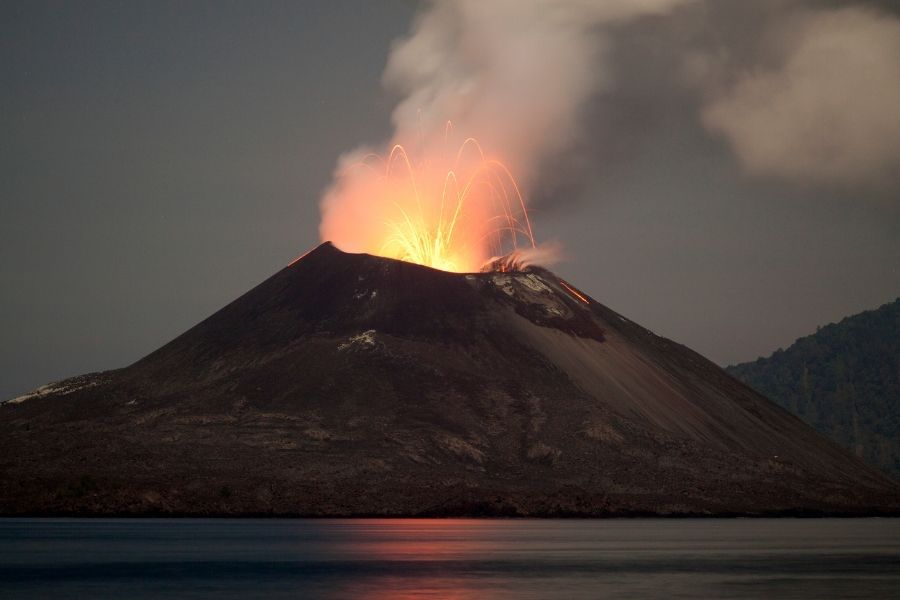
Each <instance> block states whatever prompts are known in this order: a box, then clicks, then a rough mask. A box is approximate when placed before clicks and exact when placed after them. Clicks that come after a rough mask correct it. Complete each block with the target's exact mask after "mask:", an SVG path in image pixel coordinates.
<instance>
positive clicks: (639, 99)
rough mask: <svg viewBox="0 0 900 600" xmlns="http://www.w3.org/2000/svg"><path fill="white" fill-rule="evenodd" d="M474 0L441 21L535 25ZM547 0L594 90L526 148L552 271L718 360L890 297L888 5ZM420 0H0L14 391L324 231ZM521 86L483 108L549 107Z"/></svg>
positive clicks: (179, 325)
mask: <svg viewBox="0 0 900 600" xmlns="http://www.w3.org/2000/svg"><path fill="white" fill-rule="evenodd" d="M467 1H468V0H458V1H457V0H453V2H451V3H450V4H451V5H454V6H457V5H458V8H459V13H458V14H455V15H454V14H450V15H443V16H440V18H443V19H450V21H444V22H442V23H444V24H445V25H448V26H449V27H450V28H451V29H453V28H458V27H457V26H459V27H463V26H465V27H475V26H477V25H478V24H479V23H483V22H488V21H479V19H482V18H483V19H498V20H497V21H496V22H497V23H501V24H503V23H520V21H521V20H520V19H507V18H506V15H505V14H503V12H502V11H503V10H506V9H507V8H505V7H510V6H517V5H515V4H510V3H509V2H508V1H503V2H501V1H500V0H497V3H496V4H487V5H486V6H490V7H492V8H494V7H496V9H497V11H500V12H499V13H498V14H494V15H486V16H484V17H480V16H479V17H477V18H475V19H474V21H472V20H471V19H470V21H469V22H466V21H465V20H464V19H463V17H462V16H465V15H466V14H468V13H466V12H465V11H466V10H468V9H467V8H466V7H467ZM535 1H536V2H538V5H537V6H538V8H539V9H541V10H543V8H542V7H541V6H540V3H541V2H544V1H545V0H535ZM562 4H563V5H566V6H571V10H572V12H571V13H568V17H570V18H569V20H563V21H560V22H561V23H562V22H565V23H566V27H569V29H566V30H565V31H566V32H574V33H571V35H576V34H577V35H578V36H579V37H578V40H579V44H583V45H579V46H575V47H571V48H570V47H569V46H565V47H563V50H566V51H568V50H573V49H574V50H575V51H577V52H576V55H573V56H576V59H575V60H567V61H560V62H559V64H556V63H554V62H553V61H552V60H551V61H545V62H546V63H547V64H546V65H545V66H546V67H547V68H549V69H550V72H551V73H556V72H557V71H559V72H563V71H565V70H566V69H569V70H568V71H565V73H569V74H571V75H573V76H572V77H570V78H569V79H568V80H566V79H561V82H562V83H560V84H559V85H568V86H575V84H577V83H578V82H585V81H587V82H589V84H587V83H585V85H581V86H575V87H573V88H571V90H572V91H571V92H570V88H561V89H562V90H563V91H564V92H565V93H561V94H557V95H556V97H555V100H554V101H559V100H560V99H568V100H569V102H568V104H566V108H565V110H566V111H567V112H564V113H562V114H564V116H565V119H566V121H565V122H566V124H567V129H566V134H565V135H564V136H563V135H560V137H559V138H553V139H550V138H551V137H552V136H551V135H548V134H546V133H541V132H540V131H538V130H536V131H537V133H535V134H534V135H533V136H532V137H531V138H529V143H530V144H531V145H533V146H534V147H536V148H537V150H533V149H532V150H530V153H529V154H528V159H529V160H528V161H523V162H522V164H523V165H525V164H527V165H528V166H527V170H528V171H529V173H527V174H525V175H526V177H527V179H528V180H529V186H528V200H529V204H530V206H531V208H532V218H533V222H534V226H535V233H536V236H537V237H538V238H539V239H541V240H555V241H557V242H559V243H560V244H561V246H562V248H563V250H564V255H565V258H564V260H563V261H562V262H560V263H559V264H557V265H555V266H554V267H553V270H554V271H555V272H557V273H558V274H559V275H561V276H563V277H565V278H566V279H567V280H569V281H571V282H573V283H574V284H575V285H577V286H578V287H579V288H581V289H582V290H584V291H585V292H587V293H589V294H590V295H591V296H593V297H594V298H596V299H597V300H598V301H600V302H602V303H604V304H606V305H607V306H609V307H610V308H612V309H614V310H616V311H618V312H620V313H622V314H624V315H626V316H627V317H629V318H631V319H633V320H635V321H637V322H639V323H641V324H642V325H644V326H646V327H648V328H649V329H651V330H653V331H655V332H656V333H658V334H660V335H663V336H666V337H669V338H672V339H674V340H676V341H678V342H680V343H682V344H685V345H687V346H689V347H691V348H693V349H695V350H697V351H698V352H700V353H701V354H704V355H705V356H707V357H708V358H710V359H711V360H713V361H714V362H716V363H718V364H720V365H727V364H732V363H735V362H741V361H746V360H753V359H755V358H757V357H758V356H761V355H768V354H769V353H771V352H772V351H774V350H776V349H777V348H779V347H787V346H788V345H790V344H791V343H792V342H793V341H794V340H795V339H796V338H798V337H800V336H803V335H807V334H809V333H812V332H814V331H815V329H816V327H817V326H819V325H824V324H827V323H829V322H833V321H836V320H840V319H841V318H842V317H844V316H848V315H850V314H853V313H856V312H860V311H862V310H866V309H871V308H876V307H878V306H879V305H881V304H883V303H885V302H889V301H892V300H894V299H895V298H896V297H897V296H898V295H900V267H898V265H900V175H898V174H900V121H898V119H900V111H897V110H896V106H900V46H898V44H900V35H896V34H897V33H898V32H900V12H898V10H897V9H896V8H892V3H890V2H829V1H820V2H816V1H802V0H796V1H789V0H760V1H759V2H753V3H747V2H738V1H734V0H715V1H713V0H705V1H704V0H695V1H690V0H682V1H678V0H647V1H646V2H643V3H639V4H642V5H643V6H646V7H648V8H647V11H646V14H645V13H642V12H639V11H637V12H636V11H634V10H632V9H629V11H630V12H628V11H626V12H627V14H624V12H623V11H624V9H621V10H620V9H619V8H617V7H618V6H619V5H621V6H625V5H626V3H624V2H623V0H608V5H609V7H610V10H609V11H606V12H602V14H601V13H596V14H595V13H591V14H588V13H590V12H591V11H590V10H589V9H586V8H584V7H585V6H588V5H590V6H594V4H593V3H585V2H584V0H565V1H564V2H563V3H562ZM432 10H433V9H432V7H431V6H430V5H429V4H427V3H426V4H422V3H417V2H414V1H411V0H383V1H381V2H371V1H367V0H355V1H351V0H327V1H321V2H319V1H309V2H302V3H297V2H283V3H282V2H271V1H266V2H253V3H251V2H227V1H216V2H202V1H196V2H189V3H185V2H162V1H153V2H78V3H74V2H73V3H58V2H47V3H45V2H39V1H31V0H29V1H27V2H5V1H4V2H0V289H2V292H0V398H8V397H12V396H15V395H17V394H20V393H24V392H26V391H28V390H30V389H33V388H35V387H37V386H39V385H42V384H44V383H48V382H50V381H56V380H59V379H62V378H65V377H68V376H73V375H77V374H80V373H85V372H92V371H100V370H106V369H113V368H119V367H123V366H126V365H128V364H130V363H132V362H134V361H135V360H137V359H139V358H141V357H142V356H144V355H146V354H148V353H149V352H151V351H152V350H154V349H156V348H157V347H159V346H160V345H162V344H164V343H165V342H167V341H168V340H170V339H172V338H173V337H175V336H177V335H178V334H180V333H182V332H183V331H185V330H186V329H188V328H189V327H191V326H192V325H194V324H196V323H197V322H199V321H200V320H202V319H203V318H205V317H207V316H209V315H210V314H212V313H213V312H215V311H216V310H218V309H219V308H221V307H222V306H224V305H225V304H227V303H228V302H230V301H231V300H233V299H234V298H236V297H237V296H239V295H240V294H242V293H243V292H245V291H247V290H248V289H250V288H252V287H253V286H255V285H257V284H258V283H260V282H261V281H263V280H264V279H265V278H267V277H268V276H270V275H271V274H273V273H274V272H276V271H277V270H279V269H280V268H282V267H283V266H284V265H286V264H287V263H288V262H290V261H291V260H292V259H293V258H294V257H296V256H298V255H299V254H302V253H303V252H305V251H306V250H308V249H309V248H310V247H312V246H314V245H315V244H317V243H318V242H319V221H320V213H319V202H320V201H321V199H322V197H323V194H324V193H325V192H326V190H327V189H328V188H329V186H330V185H331V183H332V175H333V172H334V169H335V166H336V165H337V164H338V161H339V160H340V157H341V156H342V155H343V154H344V153H346V152H349V151H352V150H353V149H355V148H358V147H359V146H361V145H378V144H382V143H384V142H385V141H386V140H389V139H391V138H392V136H394V135H395V133H396V130H397V128H398V127H399V125H398V116H397V113H396V112H395V108H396V107H397V106H400V105H402V104H404V103H403V101H404V100H406V99H408V98H409V97H411V96H412V94H411V93H410V91H409V89H405V90H399V91H398V89H396V85H393V87H392V81H393V80H396V73H395V74H394V75H395V76H394V77H393V79H392V78H391V77H385V76H384V72H385V68H386V66H387V65H388V62H389V60H392V61H393V62H397V60H395V59H392V58H391V57H392V52H393V51H396V50H397V49H398V48H399V47H403V44H402V43H401V42H398V41H397V40H401V39H407V40H409V39H416V38H415V35H416V32H418V33H419V34H422V35H425V34H428V33H429V31H430V30H428V29H427V28H426V27H425V26H423V25H421V23H422V22H423V20H424V17H423V15H428V14H430V12H429V11H432ZM510 10H512V9H510ZM579 11H586V12H579ZM535 14H538V15H540V14H543V13H541V12H540V10H539V11H537V12H536V13H535ZM417 15H418V16H417ZM461 15H462V16H461ZM469 16H471V15H469ZM564 16H565V15H564ZM453 19H460V22H459V23H457V22H456V21H453ZM573 19H574V20H573ZM541 22H542V21H541ZM415 23H419V25H415ZM460 23H461V24H460ZM416 27H418V29H416ZM482 29H483V30H484V31H487V32H488V33H487V34H485V35H488V36H490V35H492V34H491V33H490V32H491V31H492V30H491V29H490V28H489V27H488V28H482ZM453 30H454V31H455V29H453ZM525 30H526V31H530V30H528V29H527V28H525ZM463 31H465V30H463ZM517 31H518V30H516V29H515V28H512V29H510V30H508V31H504V35H506V36H510V37H507V38H501V42H502V43H499V44H496V45H497V47H498V48H500V50H503V49H504V48H507V47H509V46H510V45H516V44H518V39H517V37H516V36H517V35H519V34H518V33H517ZM410 32H412V34H411V33H410ZM556 33H559V32H556ZM523 35H524V34H523ZM535 39H537V38H535ZM440 43H441V44H444V46H443V47H440V48H438V50H440V51H442V52H447V53H451V54H452V53H453V52H455V51H456V50H457V48H454V47H452V45H453V44H454V43H455V42H454V41H453V39H449V40H448V39H445V37H441V38H440ZM542 44H544V48H546V47H547V46H546V43H545V42H542V41H540V40H538V41H536V42H535V43H534V45H533V46H534V47H535V48H538V49H540V48H541V46H542ZM448 45H449V46H448ZM517 47H518V46H517ZM528 47H529V46H527V45H526V46H525V47H524V49H523V50H522V51H521V52H522V53H523V55H525V54H527V52H528ZM582 50H583V52H582ZM548 55H549V56H553V55H552V54H548ZM560 56H565V53H564V52H561V53H560ZM480 58H482V57H479V56H476V57H475V59H474V64H475V66H476V67H477V66H478V65H479V63H478V60H480ZM423 60H424V57H423ZM523 62H524V64H526V65H528V64H530V63H528V61H527V60H525V59H523ZM413 63H414V64H413V65H412V66H413V67H416V61H413ZM575 66H577V67H578V69H580V70H574V67H575ZM534 68H535V69H537V68H538V67H537V66H535V67H534ZM395 70H396V69H395ZM525 73H526V75H527V74H528V73H529V72H528V71H527V70H526V71H525ZM530 74H531V75H533V74H534V72H533V71H532V72H531V73H530ZM521 82H524V83H523V85H529V86H531V88H526V89H524V90H522V89H518V88H516V87H515V85H519V84H518V83H517V84H515V85H513V87H512V88H504V89H507V90H508V91H509V90H510V89H511V90H512V91H513V92H515V93H508V94H506V96H507V98H505V99H504V102H505V104H504V105H503V107H502V108H503V110H501V111H500V114H498V115H497V116H496V119H500V120H502V119H504V118H506V116H505V115H506V113H507V112H508V113H509V114H516V110H513V108H515V107H519V106H521V107H525V109H527V111H526V112H528V111H533V110H539V109H540V107H546V103H545V102H535V101H534V98H544V97H545V96H540V94H539V92H540V91H541V90H540V88H541V87H542V86H541V85H539V84H535V83H534V82H532V81H531V80H530V79H529V77H527V76H526V77H525V78H524V79H522V80H521ZM521 82H520V83H521ZM394 83H396V82H394ZM407 83H408V82H407ZM418 83H421V82H418ZM401 87H402V86H401ZM407 87H408V86H407ZM551 87H552V86H546V88H547V89H550V88H551ZM532 89H533V90H534V94H532V93H531V91H532ZM404 94H405V95H404ZM546 97H548V98H553V96H552V95H550V96H546ZM549 101H550V100H548V102H549ZM407 104H408V103H407ZM508 105H513V107H511V109H510V110H509V111H506V110H505V106H508ZM535 107H537V108H535ZM523 110H524V109H523ZM392 114H393V117H392ZM552 114H553V115H554V118H556V117H558V113H552ZM513 125H517V124H516V123H513ZM538 134H540V135H538Z"/></svg>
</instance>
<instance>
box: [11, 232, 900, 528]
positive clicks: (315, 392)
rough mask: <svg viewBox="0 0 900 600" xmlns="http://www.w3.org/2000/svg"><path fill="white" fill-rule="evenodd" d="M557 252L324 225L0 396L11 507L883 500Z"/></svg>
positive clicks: (672, 506) (674, 506)
mask: <svg viewBox="0 0 900 600" xmlns="http://www.w3.org/2000/svg"><path fill="white" fill-rule="evenodd" d="M583 296H584V294H583V293H582V292H579V291H578V290H576V289H574V288H573V287H571V285H570V284H568V283H566V282H563V281H561V280H560V279H559V278H557V277H555V276H554V275H553V274H552V273H550V272H548V271H545V270H543V269H530V270H528V271H526V272H523V273H479V274H471V275H459V274H451V273H445V272H441V271H435V270H432V269H428V268H425V267H421V266H417V265H412V264H408V263H403V262H399V261H394V260H388V259H383V258H377V257H373V256H368V255H353V254H345V253H343V252H340V251H339V250H337V249H335V248H334V247H333V246H331V245H330V244H323V245H322V246H320V247H318V248H317V249H316V250H314V251H312V252H311V253H309V254H308V255H307V256H305V257H304V258H302V259H301V260H299V261H296V262H295V263H293V264H292V265H291V266H289V267H286V268H285V269H283V270H282V271H280V272H278V273H276V274H275V275H274V276H272V277H271V278H269V279H268V280H266V281H265V282H263V283H262V284H261V285H259V286H258V287H256V288H254V289H253V290H251V291H250V292H248V293H247V294H245V295H244V296H242V297H241V298H239V299H238V300H236V301H235V302H233V303H231V304H229V305H228V306H226V307H225V308H223V309H222V310H220V311H219V312H217V313H216V314H214V315H213V316H211V317H210V318H208V319H206V320H205V321H203V322H202V323H200V324H199V325H197V326H196V327H194V328H193V329H191V330H189V331H188V332H186V333H185V334H183V335H181V336H180V337H178V338H176V339H175V340H173V341H172V342H170V343H169V344H167V345H165V346H163V347H162V348H160V349H159V350H157V351H156V352H154V353H152V354H150V355H149V356H147V357H146V358H144V359H142V360H140V361H138V362H137V363H135V364H133V365H131V366H129V367H127V368H124V369H120V370H117V371H109V372H105V373H97V374H91V375H84V376H81V377H76V378H73V379H69V380H66V381H63V382H60V383H57V384H52V385H50V386H45V387H44V388H41V389H40V390H37V391H36V392H34V393H32V394H30V395H28V396H26V397H23V398H17V399H15V400H13V401H10V402H7V403H6V404H4V405H2V406H0V512H2V513H4V514H25V513H31V514H35V513H41V514H75V513H81V514H84V513H90V514H152V513H168V514H228V515H239V514H283V515H284V514H296V515H300V514H302V515H460V514H467V515H489V514H491V515H494V514H501V515H506V514H508V515H614V514H666V515H672V514H772V513H786V514H811V513H847V514H861V513H867V514H871V513H888V512H896V511H898V509H900V487H898V484H897V483H896V482H895V481H893V480H891V479H889V478H888V477H886V476H885V475H883V474H882V473H880V472H878V471H876V470H875V469H872V468H870V467H868V466H866V465H864V464H863V463H861V462H860V461H858V460H857V459H856V458H854V457H853V456H851V455H850V454H848V453H847V452H845V451H843V450H842V449H841V448H839V447H838V446H836V445H835V444H833V443H831V442H830V441H828V440H826V439H825V438H824V437H821V436H820V435H819V434H817V433H815V432H814V431H813V430H812V429H811V428H809V427H808V426H807V425H805V424H803V423H802V422H801V421H800V420H799V419H797V418H796V417H794V416H792V415H790V414H789V413H788V412H787V411H785V410H783V409H781V408H779V407H778V406H776V405H774V404H773V403H771V402H769V401H768V400H766V399H765V398H764V397H762V396H760V395H759V394H757V393H755V392H754V391H752V390H751V389H750V388H748V387H746V386H745V385H743V384H741V383H739V382H738V381H736V380H734V379H732V378H731V377H730V376H728V375H727V374H726V373H725V372H724V371H722V370H721V369H719V368H718V367H716V366H715V365H713V364H712V363H710V362H709V361H707V360H706V359H704V358H703V357H701V356H699V355H698V354H696V353H694V352H692V351H691V350H689V349H687V348H685V347H683V346H680V345H678V344H676V343H674V342H671V341H669V340H666V339H663V338H660V337H658V336H656V335H654V334H653V333H651V332H650V331H647V330H646V329H644V328H642V327H640V326H639V325H636V324H635V323H632V322H631V321H629V320H627V319H625V318H624V317H621V316H620V315H618V314H616V313H615V312H613V311H611V310H609V309H608V308H606V307H604V306H602V305H600V304H598V303H596V302H594V301H593V300H591V299H589V298H587V297H584V298H582V297H583Z"/></svg>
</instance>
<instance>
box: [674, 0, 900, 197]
mask: <svg viewBox="0 0 900 600" xmlns="http://www.w3.org/2000/svg"><path fill="white" fill-rule="evenodd" d="M768 33H769V34H770V35H771V40H770V41H771V45H770V48H771V49H774V50H775V54H776V56H775V57H774V58H771V57H770V58H768V60H767V64H766V65H765V66H760V67H756V68H746V69H745V70H744V71H743V72H741V73H738V74H736V77H734V78H733V80H732V81H731V82H730V84H728V85H718V84H717V85H714V86H712V87H711V88H710V90H709V91H710V93H709V95H708V97H707V101H706V103H705V105H704V106H703V107H702V111H701V115H702V121H703V124H704V125H705V126H706V127H707V129H708V130H710V131H712V132H714V133H716V134H720V135H722V136H724V137H725V139H726V140H727V141H728V142H729V144H730V146H731V147H732V149H733V150H734V152H735V154H736V156H737V158H738V160H739V161H740V163H741V165H742V166H743V167H744V169H745V170H746V171H747V172H748V173H751V174H754V175H760V176H770V177H777V178H783V179H786V180H790V181H795V182H800V183H814V184H826V185H829V184H839V185H855V184H860V183H868V184H871V185H876V186H877V185H880V184H883V183H889V182H890V181H893V180H896V179H897V172H898V170H900V20H898V19H897V18H896V17H894V16H892V15H890V14H888V13H886V12H882V11H878V10H875V9H873V8H867V7H863V6H853V7H844V8H838V9H819V10H803V11H800V12H799V13H797V14H795V15H794V16H793V17H790V18H786V19H784V20H783V21H782V22H781V23H779V24H777V25H775V26H774V27H773V28H772V30H771V31H770V32H768ZM714 62H715V61H714V60H713V61H711V63H713V64H714ZM707 66H708V65H707ZM692 69H693V70H694V71H696V69H697V63H694V64H692ZM719 75H722V74H721V73H720V74H719ZM725 77H727V75H725V76H723V79H724V78H725ZM714 79H715V78H714ZM719 81H721V79H720V80H719Z"/></svg>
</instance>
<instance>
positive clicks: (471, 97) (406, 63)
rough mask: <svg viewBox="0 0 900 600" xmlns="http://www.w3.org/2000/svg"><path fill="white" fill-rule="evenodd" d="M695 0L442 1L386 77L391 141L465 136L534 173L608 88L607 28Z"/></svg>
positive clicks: (524, 173) (424, 17) (396, 51)
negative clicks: (392, 99)
mask: <svg viewBox="0 0 900 600" xmlns="http://www.w3.org/2000/svg"><path fill="white" fill-rule="evenodd" d="M690 1H691V0H490V1H489V2H486V1H484V0H445V1H441V2H432V3H431V4H429V5H428V8H427V10H425V11H424V12H423V13H421V14H420V15H419V17H418V19H417V21H416V23H415V24H414V27H413V29H412V32H411V33H410V35H409V36H408V37H406V38H405V39H403V40H400V41H399V42H397V43H396V44H395V46H394V48H393V50H392V52H391V55H390V58H389V61H388V65H387V69H386V71H385V74H384V81H385V85H386V86H387V87H388V88H389V89H391V90H393V91H395V92H397V93H399V94H400V95H401V101H400V103H399V104H398V106H397V107H396V109H395V111H394V114H393V121H394V125H395V128H396V134H395V140H394V141H395V142H401V143H410V142H411V141H414V140H421V139H422V138H424V141H425V143H426V144H427V143H429V142H431V141H434V138H440V137H441V136H443V132H444V125H445V123H446V122H447V121H448V120H450V121H452V122H453V125H454V128H455V129H456V130H457V131H459V132H460V133H461V134H462V135H471V136H476V137H478V138H479V139H480V140H481V141H482V142H483V145H484V146H485V148H486V149H487V150H488V151H489V152H491V153H492V154H497V155H499V156H501V157H503V159H504V160H505V161H507V162H508V163H510V164H511V166H512V167H513V169H514V171H515V174H516V176H517V177H519V178H520V179H522V180H523V181H525V182H528V181H529V180H533V179H534V177H535V176H537V175H538V171H539V170H540V162H541V160H542V159H544V158H546V157H548V156H553V155H554V154H556V153H558V152H560V151H563V150H565V149H566V148H567V147H568V146H569V144H570V143H571V142H572V140H573V138H575V137H576V136H577V135H578V133H579V118H580V116H581V115H580V111H581V109H582V107H583V105H584V102H585V100H586V99H587V98H588V97H589V96H590V95H591V94H593V93H595V92H597V91H599V90H602V89H604V87H606V86H609V85H611V83H612V82H611V81H610V77H611V68H610V65H609V64H608V63H607V60H608V59H607V54H608V52H607V45H608V40H607V38H606V37H605V36H604V35H603V27H604V26H605V25H609V26H612V25H615V24H621V23H624V22H627V21H630V20H634V19H637V18H639V17H643V16H649V15H663V14H666V13H668V12H669V11H671V10H672V9H673V8H674V7H676V6H678V5H681V4H686V3H688V2H690Z"/></svg>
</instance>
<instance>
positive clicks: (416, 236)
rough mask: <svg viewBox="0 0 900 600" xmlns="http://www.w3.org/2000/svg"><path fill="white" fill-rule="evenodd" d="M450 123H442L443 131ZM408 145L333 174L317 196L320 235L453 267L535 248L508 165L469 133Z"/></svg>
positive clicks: (532, 252) (518, 259) (519, 256)
mask: <svg viewBox="0 0 900 600" xmlns="http://www.w3.org/2000/svg"><path fill="white" fill-rule="evenodd" d="M449 130H450V128H449V126H448V132H449ZM447 145H448V144H447V142H446V136H445V139H444V143H443V144H436V145H435V146H437V147H426V148H425V149H417V150H416V152H412V151H410V150H408V149H407V147H405V146H404V145H402V144H395V145H394V146H393V147H392V148H391V151H390V153H389V154H388V155H387V157H386V158H385V157H382V156H379V155H377V154H368V155H366V156H365V157H363V158H362V160H359V161H357V162H355V163H353V164H352V165H350V166H349V168H347V169H345V170H343V172H341V173H339V175H338V180H337V181H336V184H335V186H334V188H333V189H332V190H331V192H330V194H329V196H327V197H326V199H325V202H323V224H322V228H321V233H322V239H323V240H331V241H333V242H334V243H335V244H336V245H337V246H338V247H340V248H342V249H343V250H345V251H351V252H355V251H360V252H368V253H370V254H376V255H379V256H384V257H388V258H396V259H399V260H404V261H407V262H413V263H418V264H422V265H426V266H429V267H433V268H436V269H441V270H444V271H454V272H476V271H480V270H482V268H483V267H485V265H489V264H490V263H491V262H493V261H496V260H497V258H498V257H505V256H509V257H512V259H513V260H510V261H508V262H509V264H524V263H526V262H527V260H528V259H529V257H534V256H536V255H537V254H538V246H537V245H536V243H535V239H534V233H533V231H532V227H531V220H530V219H529V216H528V211H527V210H526V208H525V200H524V198H523V196H522V192H521V189H520V187H519V185H518V184H517V183H516V180H515V178H514V177H513V175H512V173H511V172H510V169H509V168H507V166H506V165H505V164H504V163H503V162H501V161H500V160H497V159H495V158H492V157H489V156H487V155H486V154H485V151H484V150H483V148H482V147H481V144H479V142H478V141H477V140H476V139H475V138H471V137H470V138H466V139H465V141H463V142H462V144H461V145H460V146H459V147H458V148H457V149H456V151H455V152H447V151H446V147H447Z"/></svg>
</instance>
